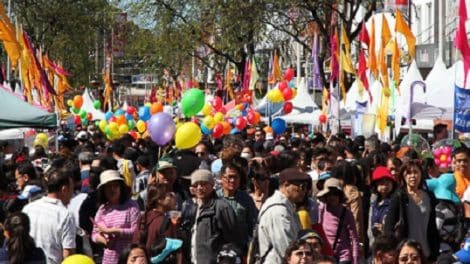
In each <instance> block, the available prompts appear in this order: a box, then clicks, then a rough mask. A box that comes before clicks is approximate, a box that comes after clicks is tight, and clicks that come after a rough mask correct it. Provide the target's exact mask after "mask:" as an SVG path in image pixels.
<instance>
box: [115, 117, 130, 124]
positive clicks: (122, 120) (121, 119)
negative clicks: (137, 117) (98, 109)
mask: <svg viewBox="0 0 470 264" xmlns="http://www.w3.org/2000/svg"><path fill="white" fill-rule="evenodd" d="M116 123H118V124H119V125H125V124H127V120H126V116H125V115H120V116H117V117H116Z"/></svg>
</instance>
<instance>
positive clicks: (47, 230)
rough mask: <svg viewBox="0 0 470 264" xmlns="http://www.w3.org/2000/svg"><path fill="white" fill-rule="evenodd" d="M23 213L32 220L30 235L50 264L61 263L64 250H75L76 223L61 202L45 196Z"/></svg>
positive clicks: (25, 208)
mask: <svg viewBox="0 0 470 264" xmlns="http://www.w3.org/2000/svg"><path fill="white" fill-rule="evenodd" d="M23 212H24V213H25V214H27V215H28V217H29V220H30V224H31V231H30V235H31V237H33V239H34V241H35V242H36V246H37V247H39V248H41V249H42V250H43V251H44V253H45V255H46V258H47V263H48V264H59V263H61V262H62V260H63V249H75V235H76V226H75V221H74V219H73V216H72V214H71V213H70V212H69V211H68V210H67V208H66V207H65V206H64V205H63V204H62V202H61V201H60V200H58V199H54V198H50V197H47V196H45V197H43V198H41V199H39V200H36V201H34V202H32V203H30V204H28V205H26V206H25V207H24V208H23Z"/></svg>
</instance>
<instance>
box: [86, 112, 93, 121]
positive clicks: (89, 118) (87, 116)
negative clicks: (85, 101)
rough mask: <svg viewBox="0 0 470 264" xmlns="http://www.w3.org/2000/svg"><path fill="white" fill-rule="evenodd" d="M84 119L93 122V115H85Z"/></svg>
mask: <svg viewBox="0 0 470 264" xmlns="http://www.w3.org/2000/svg"><path fill="white" fill-rule="evenodd" d="M86 119H87V120H88V121H91V120H93V114H92V113H87V114H86Z"/></svg>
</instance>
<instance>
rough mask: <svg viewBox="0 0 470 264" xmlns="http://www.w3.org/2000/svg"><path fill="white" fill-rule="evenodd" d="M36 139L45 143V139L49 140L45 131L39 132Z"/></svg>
mask: <svg viewBox="0 0 470 264" xmlns="http://www.w3.org/2000/svg"><path fill="white" fill-rule="evenodd" d="M36 140H37V141H38V142H42V143H45V144H47V141H48V140H49V137H48V136H47V134H46V133H39V134H37V135H36ZM41 145H42V144H41Z"/></svg>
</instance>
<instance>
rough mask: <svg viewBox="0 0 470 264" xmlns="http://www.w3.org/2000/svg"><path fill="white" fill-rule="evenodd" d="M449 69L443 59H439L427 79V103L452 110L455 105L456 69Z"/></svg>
mask: <svg viewBox="0 0 470 264" xmlns="http://www.w3.org/2000/svg"><path fill="white" fill-rule="evenodd" d="M455 65H457V63H456V64H454V66H453V67H451V68H449V69H447V68H446V65H445V64H444V62H443V61H442V58H441V57H438V58H437V60H436V63H435V64H434V67H433V68H432V70H431V72H429V75H428V77H427V78H426V81H425V83H426V94H425V98H426V103H427V104H429V105H432V106H436V107H442V108H452V105H453V104H454V83H455V68H454V67H456V66H455Z"/></svg>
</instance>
